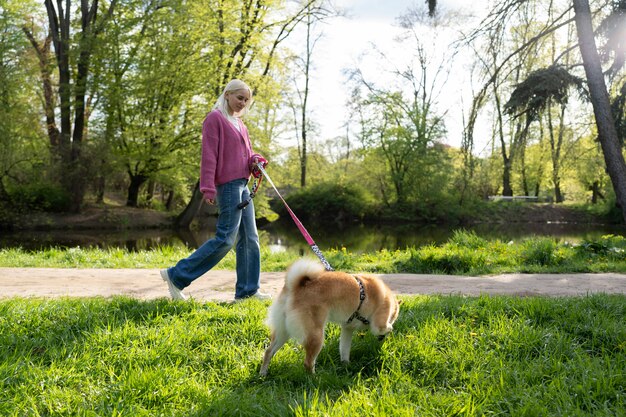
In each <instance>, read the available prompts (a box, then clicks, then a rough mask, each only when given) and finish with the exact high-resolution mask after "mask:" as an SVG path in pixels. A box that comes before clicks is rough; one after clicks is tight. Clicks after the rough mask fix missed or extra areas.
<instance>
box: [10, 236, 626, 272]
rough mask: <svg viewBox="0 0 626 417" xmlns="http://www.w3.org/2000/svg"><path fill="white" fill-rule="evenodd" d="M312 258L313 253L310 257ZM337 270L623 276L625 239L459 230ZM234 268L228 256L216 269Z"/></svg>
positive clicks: (157, 258) (277, 261)
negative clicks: (503, 236) (518, 236)
mask: <svg viewBox="0 0 626 417" xmlns="http://www.w3.org/2000/svg"><path fill="white" fill-rule="evenodd" d="M189 253H190V250H189V249H187V248H184V247H171V246H163V247H160V248H157V249H152V250H142V251H128V250H126V249H118V248H114V249H98V248H52V249H46V250H41V251H26V250H23V249H0V267H52V268H163V267H165V266H171V265H174V264H175V263H176V262H177V261H178V260H179V259H181V258H184V257H186V256H188V255H189ZM261 255H262V260H261V265H262V268H263V271H268V272H269V271H284V270H285V268H287V266H288V265H289V264H290V263H291V262H293V261H294V260H296V259H297V258H299V256H300V255H299V254H297V253H295V252H294V253H291V252H282V253H270V251H269V250H267V249H266V248H263V249H262V253H261ZM308 255H310V256H313V255H312V253H311V254H308ZM324 255H325V256H326V258H327V259H328V261H329V262H330V264H331V265H333V267H334V268H335V269H341V270H347V271H361V272H363V271H367V272H373V273H420V274H453V275H489V274H499V273H512V272H528V273H540V272H544V273H565V272H621V273H626V238H624V237H622V236H614V235H607V236H602V237H600V238H597V239H594V240H585V241H582V242H580V243H577V244H571V243H569V242H566V241H561V240H558V239H554V238H546V237H534V238H529V239H524V240H521V241H517V242H503V241H500V240H486V239H483V238H481V237H479V236H477V235H476V234H475V233H473V232H466V231H462V230H460V231H457V232H456V233H454V235H453V237H452V238H450V239H449V241H447V242H446V243H444V244H442V245H439V246H435V245H430V246H424V247H419V248H415V247H411V248H407V249H404V250H395V251H388V250H381V251H377V252H375V253H361V254H356V253H351V252H349V251H348V250H347V249H346V248H340V249H332V250H328V251H325V253H324ZM217 268H218V269H234V268H235V256H234V253H233V252H232V251H231V252H230V253H229V254H228V255H227V256H226V258H225V259H223V260H222V262H220V264H219V265H218V266H217Z"/></svg>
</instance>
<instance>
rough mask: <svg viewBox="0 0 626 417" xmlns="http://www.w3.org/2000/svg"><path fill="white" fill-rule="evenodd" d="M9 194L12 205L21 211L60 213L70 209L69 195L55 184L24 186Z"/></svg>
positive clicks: (40, 183)
mask: <svg viewBox="0 0 626 417" xmlns="http://www.w3.org/2000/svg"><path fill="white" fill-rule="evenodd" d="M9 193H10V196H11V202H12V203H13V205H14V206H15V207H17V208H19V209H23V210H37V211H47V212H62V211H67V210H68V209H69V207H70V195H69V194H68V193H67V191H65V190H64V189H63V188H61V187H60V186H58V185H56V184H50V183H45V182H38V183H33V184H24V185H19V186H17V187H15V188H13V189H12V190H11V191H10V192H9Z"/></svg>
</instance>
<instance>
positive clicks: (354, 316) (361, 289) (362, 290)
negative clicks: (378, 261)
mask: <svg viewBox="0 0 626 417" xmlns="http://www.w3.org/2000/svg"><path fill="white" fill-rule="evenodd" d="M352 276H353V277H354V279H356V282H357V283H358V284H359V306H358V307H357V308H356V311H355V312H354V313H352V315H351V316H350V318H349V319H348V321H347V322H346V324H350V323H352V320H354V319H357V320H358V321H360V322H361V323H363V324H365V325H367V324H370V321H369V320H368V319H366V318H365V317H363V316H362V315H361V314H360V313H359V310H360V309H361V306H362V305H363V300H365V287H364V286H363V282H361V280H360V279H359V277H357V276H356V275H352Z"/></svg>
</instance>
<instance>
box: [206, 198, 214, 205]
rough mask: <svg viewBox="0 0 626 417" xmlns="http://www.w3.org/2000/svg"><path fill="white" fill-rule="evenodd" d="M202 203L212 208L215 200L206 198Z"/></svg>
mask: <svg viewBox="0 0 626 417" xmlns="http://www.w3.org/2000/svg"><path fill="white" fill-rule="evenodd" d="M204 201H206V202H207V204H208V205H210V206H214V205H215V199H214V198H207V199H205V200H204Z"/></svg>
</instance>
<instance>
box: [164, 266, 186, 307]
mask: <svg viewBox="0 0 626 417" xmlns="http://www.w3.org/2000/svg"><path fill="white" fill-rule="evenodd" d="M159 272H160V273H161V278H163V281H165V282H167V287H168V288H169V290H170V296H171V297H172V300H186V299H187V296H186V295H185V293H183V290H179V289H178V288H177V287H176V285H174V283H172V280H171V279H170V275H169V274H168V273H167V269H161V271H159Z"/></svg>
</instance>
